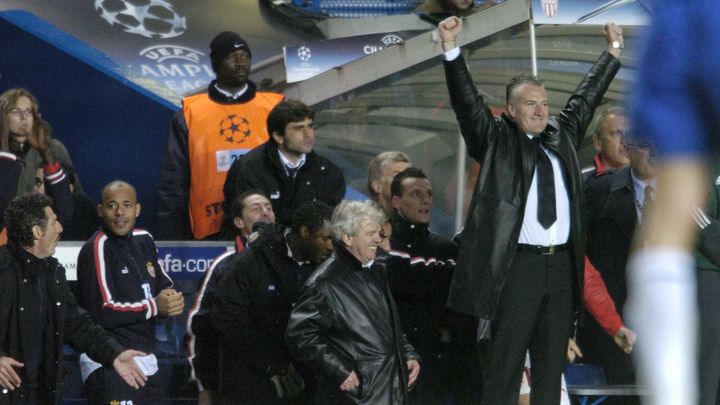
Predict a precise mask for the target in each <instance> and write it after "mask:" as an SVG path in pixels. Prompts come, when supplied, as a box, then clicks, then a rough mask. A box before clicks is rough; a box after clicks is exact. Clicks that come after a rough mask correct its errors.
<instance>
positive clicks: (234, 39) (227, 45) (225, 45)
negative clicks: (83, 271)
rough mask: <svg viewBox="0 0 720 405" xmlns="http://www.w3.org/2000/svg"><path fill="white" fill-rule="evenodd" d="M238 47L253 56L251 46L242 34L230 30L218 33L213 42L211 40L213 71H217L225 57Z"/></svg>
mask: <svg viewBox="0 0 720 405" xmlns="http://www.w3.org/2000/svg"><path fill="white" fill-rule="evenodd" d="M238 49H244V50H246V51H247V53H248V54H249V55H250V57H252V53H250V47H249V46H248V44H247V42H245V40H244V39H242V38H241V37H240V35H238V34H236V33H234V32H230V31H223V32H221V33H219V34H217V35H216V36H215V38H213V40H212V42H210V62H211V63H212V68H213V71H215V72H217V68H218V66H219V65H220V63H222V61H223V59H225V58H226V57H227V56H228V55H230V54H231V53H233V52H235V51H237V50H238Z"/></svg>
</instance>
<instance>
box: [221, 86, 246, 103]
mask: <svg viewBox="0 0 720 405" xmlns="http://www.w3.org/2000/svg"><path fill="white" fill-rule="evenodd" d="M247 88H248V85H247V83H245V84H244V85H243V86H242V88H241V89H240V90H238V91H237V92H236V93H230V92H229V91H227V90H225V89H222V88H220V86H218V84H217V83H215V90H217V91H219V92H220V94H222V95H223V96H225V97H230V98H232V99H233V100H236V99H238V98H240V96H242V95H243V94H245V91H247Z"/></svg>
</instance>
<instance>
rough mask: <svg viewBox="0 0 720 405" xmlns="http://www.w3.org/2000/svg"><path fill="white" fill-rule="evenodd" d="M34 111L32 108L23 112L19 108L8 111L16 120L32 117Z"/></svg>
mask: <svg viewBox="0 0 720 405" xmlns="http://www.w3.org/2000/svg"><path fill="white" fill-rule="evenodd" d="M32 114H33V110H32V108H27V109H25V110H21V109H19V108H13V109H12V110H10V111H8V115H12V116H13V117H15V118H19V119H23V118H25V117H28V118H29V117H32Z"/></svg>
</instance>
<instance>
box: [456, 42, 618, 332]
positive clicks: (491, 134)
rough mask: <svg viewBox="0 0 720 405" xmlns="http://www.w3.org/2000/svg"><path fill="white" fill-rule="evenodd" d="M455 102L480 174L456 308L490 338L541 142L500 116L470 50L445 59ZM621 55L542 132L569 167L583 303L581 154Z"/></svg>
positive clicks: (604, 63) (593, 74) (599, 65)
mask: <svg viewBox="0 0 720 405" xmlns="http://www.w3.org/2000/svg"><path fill="white" fill-rule="evenodd" d="M444 66H445V75H446V80H447V85H448V91H449V93H450V101H451V103H452V106H453V110H454V111H455V114H456V116H457V120H458V123H459V125H460V130H461V133H462V135H463V138H464V139H465V145H466V146H467V150H468V154H469V155H470V156H471V157H472V158H473V159H475V160H476V161H477V162H478V163H480V167H481V170H480V175H479V178H478V182H477V185H476V187H475V190H474V191H473V196H472V200H471V202H470V206H469V208H468V216H467V218H466V220H465V227H464V230H463V232H462V235H461V241H460V251H459V254H458V264H457V269H456V270H455V274H454V277H453V281H452V283H451V286H450V296H449V298H448V305H449V306H450V308H452V309H454V310H456V311H458V312H461V313H464V314H468V315H473V316H476V317H478V318H479V324H478V330H477V338H478V340H480V339H487V338H489V337H490V324H491V321H492V319H493V317H494V314H495V309H496V306H497V303H498V300H499V298H500V293H501V292H502V289H503V286H504V283H505V279H506V277H507V274H508V270H509V269H510V266H511V264H512V261H513V258H514V256H515V251H516V249H517V241H518V238H519V235H520V229H521V227H522V220H523V214H524V212H525V203H526V201H527V195H528V191H529V189H530V183H531V181H532V176H533V172H534V169H535V156H536V154H535V149H534V147H533V143H532V142H531V141H530V140H529V139H528V138H527V136H526V134H524V133H522V132H520V131H519V129H518V128H517V126H516V125H515V124H514V123H513V121H512V120H511V119H510V118H509V117H507V116H505V115H503V116H502V117H500V118H496V117H494V116H493V115H492V112H491V111H490V109H489V108H488V106H487V105H486V104H485V102H484V100H483V98H482V96H481V95H480V94H479V93H478V91H477V89H476V88H475V84H474V82H473V80H472V78H471V77H470V73H469V72H468V68H467V66H466V64H465V60H464V59H463V57H462V56H461V57H459V58H457V59H455V60H453V61H450V62H447V61H446V62H444ZM619 69H620V62H619V61H618V60H617V59H616V58H615V57H614V56H612V55H610V54H609V53H607V52H603V54H602V55H600V58H599V59H598V60H597V62H595V64H594V65H593V66H592V68H590V71H589V72H588V73H587V75H586V76H585V78H584V79H583V80H582V81H581V82H580V84H579V85H578V87H577V88H576V90H575V92H574V93H573V95H572V96H570V99H569V100H568V102H567V104H566V105H565V108H563V110H562V111H561V112H560V114H558V115H557V116H551V117H550V119H549V120H548V124H547V127H546V128H545V131H544V132H543V133H542V134H541V137H542V139H543V143H544V144H545V146H546V147H547V148H549V149H552V150H553V152H555V154H557V156H559V157H560V160H561V162H562V163H563V166H564V168H565V178H566V184H567V187H568V196H569V198H570V208H571V215H572V218H571V219H570V224H571V228H570V229H571V231H570V240H568V243H569V244H570V245H571V246H570V247H571V251H572V253H573V257H574V259H575V260H574V262H575V271H576V273H577V277H576V285H575V290H576V292H577V294H575V295H574V296H575V297H576V301H575V302H576V305H577V306H578V307H579V306H580V305H581V299H582V285H583V277H584V268H583V260H584V256H585V222H584V218H583V217H584V212H585V201H584V196H583V187H582V180H581V171H580V166H579V164H578V159H577V149H578V148H580V146H581V144H582V140H583V138H584V136H585V132H586V129H587V127H588V125H589V124H590V122H591V120H592V118H593V114H594V113H595V108H596V107H597V105H598V104H600V101H601V100H602V97H603V94H605V91H606V90H607V88H608V86H609V85H610V83H611V81H612V79H613V77H615V74H616V73H617V71H618V70H619Z"/></svg>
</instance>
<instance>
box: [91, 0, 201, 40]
mask: <svg viewBox="0 0 720 405" xmlns="http://www.w3.org/2000/svg"><path fill="white" fill-rule="evenodd" d="M107 1H108V0H95V9H96V10H99V11H100V17H101V18H102V19H103V20H105V21H107V22H108V23H109V24H110V25H115V24H117V25H120V26H122V27H123V28H124V30H125V32H127V33H130V34H136V35H141V36H143V37H146V38H163V39H166V38H173V37H176V36H179V35H182V34H183V33H184V32H185V30H186V29H187V24H186V20H185V17H181V16H180V15H178V14H177V13H176V12H175V10H174V9H173V6H172V4H170V3H168V2H167V1H165V0H148V2H147V4H144V5H135V4H132V3H130V2H129V1H127V0H120V3H121V4H122V6H123V8H122V9H119V10H114V11H110V10H108V9H107V8H106V7H105V5H106V4H105V3H106V2H107ZM159 9H163V10H165V11H166V12H168V13H169V14H172V17H171V18H168V17H164V16H162V15H157V14H156V13H155V12H154V11H155V10H159ZM119 16H124V17H126V18H122V19H121V18H119ZM127 17H129V18H127ZM132 20H134V21H136V22H137V24H132V23H131V21H132ZM151 20H155V21H160V22H163V23H164V25H166V26H168V27H169V29H167V30H158V29H151V28H150V27H148V25H147V24H146V22H147V21H151Z"/></svg>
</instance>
